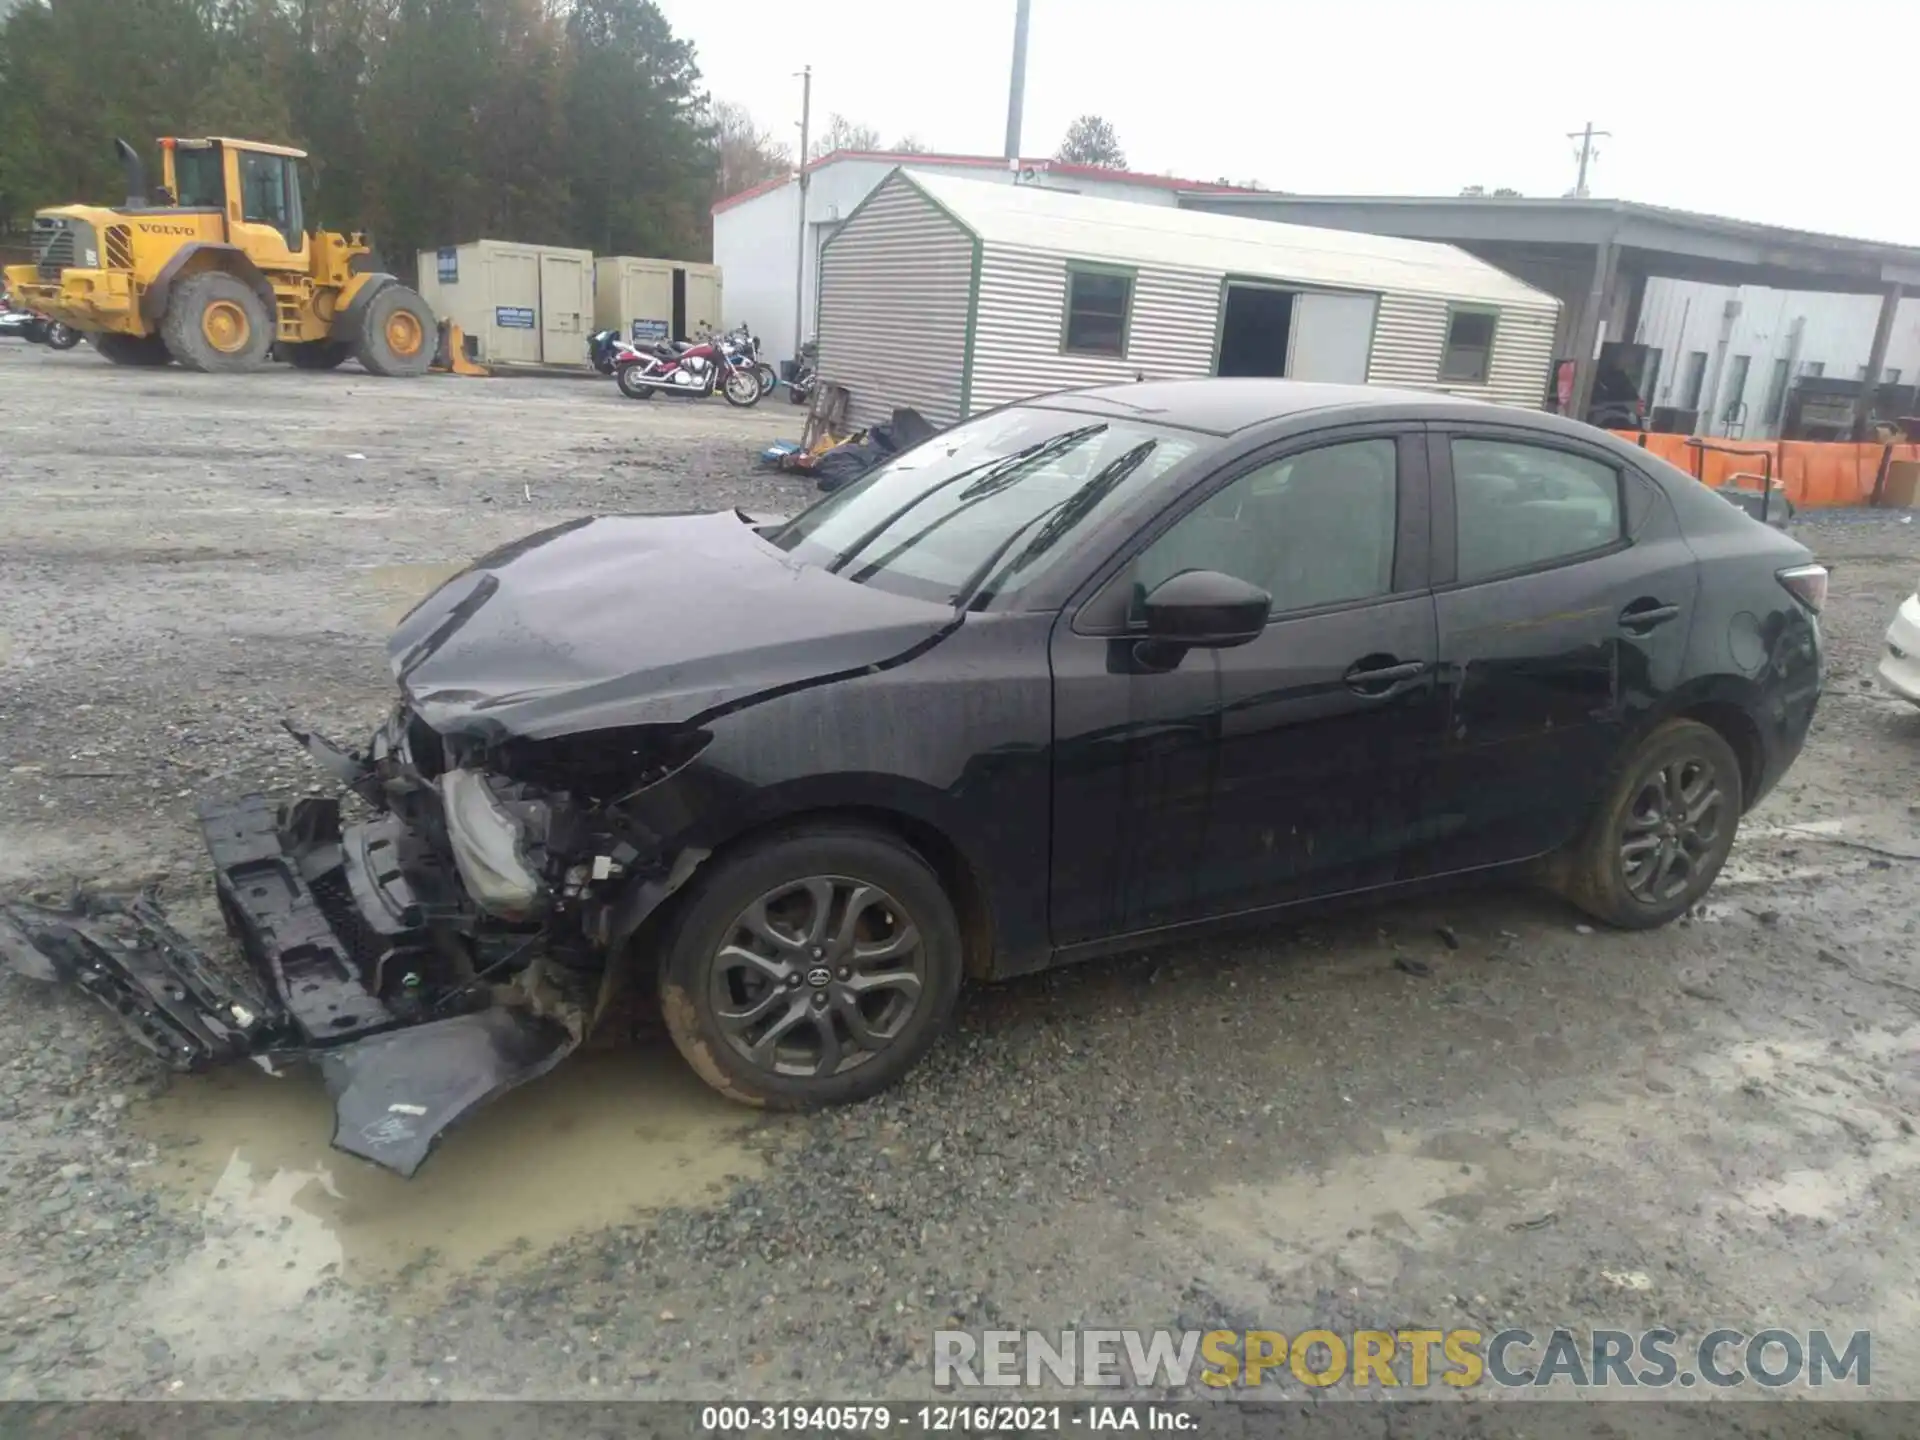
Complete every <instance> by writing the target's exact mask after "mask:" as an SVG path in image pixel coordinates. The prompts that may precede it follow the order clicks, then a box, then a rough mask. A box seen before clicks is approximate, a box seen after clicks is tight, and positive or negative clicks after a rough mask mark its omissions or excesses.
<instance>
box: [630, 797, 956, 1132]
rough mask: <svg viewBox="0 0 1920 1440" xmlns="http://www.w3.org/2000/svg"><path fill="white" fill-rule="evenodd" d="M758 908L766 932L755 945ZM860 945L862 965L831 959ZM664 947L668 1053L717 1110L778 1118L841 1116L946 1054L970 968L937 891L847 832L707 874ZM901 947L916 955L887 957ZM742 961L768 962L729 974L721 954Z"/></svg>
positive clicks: (815, 832)
mask: <svg viewBox="0 0 1920 1440" xmlns="http://www.w3.org/2000/svg"><path fill="white" fill-rule="evenodd" d="M821 887H825V888H826V892H827V893H828V895H829V900H828V903H827V906H826V908H825V910H821V909H820V901H819V895H820V893H821ZM776 897H778V898H776ZM861 897H864V898H861ZM755 907H758V915H759V919H760V923H761V928H757V929H752V930H748V929H746V928H745V922H746V918H747V915H748V913H749V911H751V910H753V909H754V908H755ZM850 908H851V912H852V913H851V923H849V914H848V912H849V909H850ZM816 914H819V915H821V916H822V917H823V918H822V919H821V921H820V923H819V924H818V925H817V926H816V925H813V924H812V917H813V916H814V915H816ZM876 928H877V929H879V930H880V932H881V934H880V936H879V937H878V939H877V941H876V940H875V938H874V937H873V935H872V933H871V932H872V931H873V930H874V929H876ZM861 929H865V930H866V931H867V932H868V936H867V939H868V946H867V950H868V953H867V954H866V955H865V957H864V958H861V956H860V954H859V952H858V950H857V948H856V949H854V950H851V951H842V950H840V949H838V948H837V947H838V945H840V944H845V945H849V946H854V947H857V946H858V945H859V943H860V935H859V933H858V932H859V930H861ZM807 932H810V933H811V934H812V935H813V936H815V937H818V938H820V939H821V943H820V945H819V946H817V947H815V946H813V945H812V944H811V943H810V941H809V939H808V938H807ZM743 937H744V938H743ZM661 940H662V953H663V955H664V956H665V959H664V960H663V962H662V963H661V966H660V1008H661V1013H662V1014H663V1016H664V1017H665V1020H666V1025H667V1030H668V1033H669V1034H671V1035H672V1036H673V1043H674V1044H675V1045H676V1046H677V1047H678V1048H679V1050H680V1053H681V1054H682V1055H683V1056H685V1057H686V1060H687V1063H688V1064H689V1065H691V1066H692V1067H693V1068H694V1070H695V1071H696V1072H697V1073H698V1074H699V1076H700V1078H701V1079H702V1080H705V1081H706V1082H707V1083H708V1084H709V1085H711V1086H713V1088H714V1089H716V1090H718V1091H720V1093H721V1094H723V1095H727V1096H730V1097H732V1098H733V1099H735V1100H739V1101H742V1102H743V1103H745V1104H748V1105H760V1106H766V1107H768V1108H771V1109H777V1110H801V1109H811V1108H814V1107H816V1106H822V1105H840V1104H846V1103H848V1102H850V1101H854V1100H864V1099H866V1098H867V1097H868V1096H870V1095H875V1094H878V1093H879V1092H880V1091H882V1090H884V1089H886V1088H887V1087H888V1086H889V1085H892V1084H893V1083H894V1082H895V1081H897V1080H898V1079H899V1078H900V1077H901V1076H902V1075H904V1074H906V1073H907V1071H908V1070H910V1069H912V1068H913V1066H914V1065H915V1064H916V1063H917V1062H918V1061H919V1060H920V1059H921V1057H922V1056H924V1055H925V1054H926V1053H927V1051H928V1049H929V1048H931V1047H932V1045H933V1043H934V1041H935V1040H936V1039H938V1038H939V1035H940V1032H941V1030H942V1029H943V1028H944V1027H945V1026H946V1023H947V1021H948V1019H949V1018H950V1017H951V1016H952V1014H953V1006H954V1001H955V999H956V998H957V997H958V995H959V993H960V979H961V974H962V972H963V970H964V968H965V966H964V960H963V953H962V945H961V940H960V925H959V921H958V920H957V919H956V918H955V916H954V911H953V904H952V902H951V901H950V900H949V899H948V898H947V894H946V891H945V890H944V889H942V888H941V885H940V880H939V877H937V876H936V875H935V874H934V873H933V871H932V870H931V869H930V868H929V867H928V865H927V863H926V862H925V861H924V860H922V859H921V858H920V857H919V856H918V855H917V854H915V853H914V852H913V851H912V850H910V849H909V848H907V847H906V846H905V845H903V844H901V843H900V842H899V841H897V840H894V839H892V838H891V837H889V836H886V835H883V834H880V833H878V832H876V831H871V830H864V829H857V828H853V827H844V828H843V827H826V826H822V827H816V828H809V829H805V830H795V831H787V832H784V833H782V834H778V835H774V836H771V837H768V838H767V839H764V840H761V841H757V842H754V843H752V844H750V845H749V846H748V847H746V848H745V849H742V850H741V851H739V852H738V853H737V854H733V855H729V856H726V857H725V858H723V859H720V860H718V861H716V862H714V868H713V870H712V873H710V874H708V875H706V876H705V877H704V878H703V879H702V880H701V881H700V882H699V883H698V888H697V889H696V890H694V891H692V892H691V893H689V894H688V895H686V896H685V897H684V899H683V900H682V901H680V902H679V903H678V904H677V905H676V907H675V910H674V912H673V914H672V916H671V918H670V919H669V921H668V923H667V925H666V926H665V927H664V930H663V934H662V937H661ZM736 942H737V943H736ZM896 943H897V944H899V945H902V946H905V945H908V944H911V946H912V948H911V949H910V950H909V949H902V950H901V952H900V954H898V955H896V956H886V955H883V954H882V953H881V952H882V951H883V950H884V949H885V948H886V947H887V946H888V945H889V944H896ZM744 947H755V948H756V950H758V951H764V952H766V954H768V955H770V956H771V957H772V958H771V959H768V960H765V961H764V963H762V962H754V963H748V962H747V961H746V960H744V959H742V960H738V961H737V963H735V964H732V965H728V964H726V963H724V961H723V959H722V951H723V948H724V949H725V950H726V952H727V953H728V954H729V955H735V956H738V954H739V952H740V951H741V949H742V948H744ZM782 957H784V958H782ZM842 959H850V960H852V962H853V963H852V964H850V965H842V964H839V963H838V962H839V961H840V960H842ZM728 1006H732V1007H737V1008H735V1009H734V1010H733V1011H732V1012H731V1013H728V1012H727V1011H726V1009H725V1007H728ZM849 1007H850V1008H849ZM763 1012H764V1013H763ZM762 1022H764V1025H763V1024H762ZM769 1031H771V1032H777V1033H773V1034H772V1035H771V1038H768V1033H767V1032H769ZM802 1032H804V1034H803V1033H802ZM828 1037H831V1046H830V1045H829V1040H828ZM862 1037H864V1039H863V1038H862ZM756 1044H758V1045H761V1046H763V1047H764V1049H765V1054H764V1056H763V1057H762V1058H760V1059H756V1058H755V1057H754V1055H753V1054H752V1053H751V1052H752V1050H753V1049H754V1048H755V1046H756ZM835 1057H837V1061H836V1059H835Z"/></svg>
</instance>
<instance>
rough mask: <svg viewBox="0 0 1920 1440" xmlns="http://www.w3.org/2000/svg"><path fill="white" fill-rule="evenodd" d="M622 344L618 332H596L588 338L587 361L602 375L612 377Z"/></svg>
mask: <svg viewBox="0 0 1920 1440" xmlns="http://www.w3.org/2000/svg"><path fill="white" fill-rule="evenodd" d="M622 343H623V342H622V340H621V338H620V332H619V331H618V330H596V331H594V332H593V334H591V335H589V336H588V337H587V359H589V360H591V361H592V362H593V368H594V369H596V370H598V371H599V372H600V373H601V374H602V375H611V374H613V370H614V356H615V354H616V353H617V352H618V351H619V348H620V346H621V344H622Z"/></svg>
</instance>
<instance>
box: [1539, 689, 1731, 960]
mask: <svg viewBox="0 0 1920 1440" xmlns="http://www.w3.org/2000/svg"><path fill="white" fill-rule="evenodd" d="M1742 809H1743V789H1742V781H1741V775H1740V761H1739V758H1738V757H1737V756H1735V754H1734V753H1733V747H1732V746H1731V745H1729V744H1728V743H1727V742H1726V740H1725V739H1724V738H1723V737H1722V736H1721V735H1720V733H1719V732H1718V731H1717V730H1715V729H1713V728H1712V727H1711V726H1708V725H1703V724H1701V723H1700V722H1699V721H1697V720H1669V721H1668V722H1666V723H1665V724H1664V725H1660V726H1658V727H1656V728H1655V729H1654V730H1653V731H1652V732H1651V733H1650V734H1649V735H1647V737H1646V738H1645V739H1644V740H1642V741H1641V742H1640V743H1639V744H1638V745H1637V746H1636V747H1635V748H1634V749H1633V750H1632V751H1631V752H1630V753H1629V754H1628V755H1627V756H1626V758H1625V760H1624V761H1623V762H1622V763H1621V764H1620V765H1619V766H1618V767H1617V768H1616V770H1615V771H1614V775H1613V779H1612V782H1611V783H1610V785H1609V786H1608V789H1607V793H1606V797H1605V799H1604V800H1603V801H1602V802H1601V806H1600V809H1599V811H1598V812H1597V813H1596V814H1595V816H1594V818H1593V821H1592V822H1591V824H1590V825H1589V826H1588V828H1587V831H1586V833H1585V835H1583V836H1582V837H1581V839H1580V840H1579V841H1578V842H1577V843H1576V844H1575V846H1574V847H1573V848H1572V849H1571V850H1570V851H1569V853H1568V854H1567V855H1566V856H1564V857H1563V859H1562V863H1561V866H1560V876H1559V888H1560V889H1561V891H1562V892H1563V893H1564V894H1565V895H1566V897H1567V898H1568V899H1569V900H1571V901H1573V903H1574V904H1576V905H1578V906H1579V907H1580V908H1581V909H1582V910H1585V911H1586V912H1587V913H1588V914H1589V915H1592V916H1594V917H1595V918H1596V919H1599V920H1604V921H1606V922H1607V923H1608V924H1609V925H1617V926H1620V927H1621V928H1623V929H1628V930H1645V929H1650V928H1651V927H1653V926H1655V925H1664V924H1666V923H1667V922H1668V921H1669V920H1673V919H1676V918H1678V917H1679V916H1681V915H1684V914H1685V913H1686V912H1687V911H1688V910H1690V909H1691V908H1692V907H1693V906H1694V905H1695V904H1696V903H1698V901H1699V899H1700V897H1701V896H1702V895H1704V894H1706V893H1707V888H1708V887H1709V886H1711V885H1712V884H1713V881H1714V877H1715V876H1717V875H1718V874H1719V873H1720V867H1721V866H1722V865H1724V864H1725V863H1726V860H1727V853H1728V852H1729V851H1730V850H1731V849H1732V848H1733V836H1734V831H1735V829H1736V828H1737V827H1738V825H1739V823H1740V814H1741V810H1742Z"/></svg>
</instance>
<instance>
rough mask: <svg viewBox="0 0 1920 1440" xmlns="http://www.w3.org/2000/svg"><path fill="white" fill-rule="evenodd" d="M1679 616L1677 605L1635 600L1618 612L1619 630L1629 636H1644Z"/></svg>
mask: <svg viewBox="0 0 1920 1440" xmlns="http://www.w3.org/2000/svg"><path fill="white" fill-rule="evenodd" d="M1679 616H1680V607H1679V606H1678V605H1662V604H1661V603H1660V602H1659V601H1658V600H1636V601H1634V602H1633V603H1632V604H1631V605H1629V606H1627V608H1626V609H1624V610H1622V611H1621V612H1620V628H1621V629H1622V630H1625V631H1626V632H1627V633H1628V634H1631V635H1644V634H1645V633H1646V632H1647V631H1649V630H1651V629H1653V628H1654V627H1655V626H1656V625H1664V624H1666V623H1667V621H1669V620H1676V619H1678V618H1679Z"/></svg>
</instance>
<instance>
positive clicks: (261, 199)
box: [240, 150, 288, 230]
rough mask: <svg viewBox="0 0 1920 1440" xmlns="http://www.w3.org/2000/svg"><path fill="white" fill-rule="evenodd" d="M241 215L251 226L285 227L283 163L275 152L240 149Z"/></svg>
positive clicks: (285, 204)
mask: <svg viewBox="0 0 1920 1440" xmlns="http://www.w3.org/2000/svg"><path fill="white" fill-rule="evenodd" d="M240 196H241V199H240V203H241V206H242V217H243V218H244V219H245V220H246V221H247V222H248V223H249V224H254V225H271V226H273V228H274V229H276V230H285V229H286V228H287V215H288V209H287V162H286V160H285V159H284V158H282V157H281V156H278V155H261V154H258V153H257V152H255V151H251V150H243V151H241V152H240Z"/></svg>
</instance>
